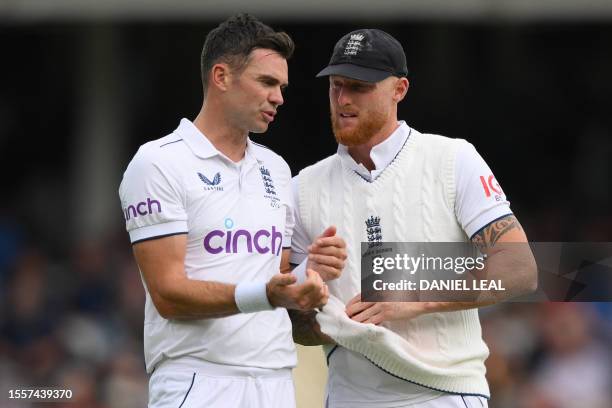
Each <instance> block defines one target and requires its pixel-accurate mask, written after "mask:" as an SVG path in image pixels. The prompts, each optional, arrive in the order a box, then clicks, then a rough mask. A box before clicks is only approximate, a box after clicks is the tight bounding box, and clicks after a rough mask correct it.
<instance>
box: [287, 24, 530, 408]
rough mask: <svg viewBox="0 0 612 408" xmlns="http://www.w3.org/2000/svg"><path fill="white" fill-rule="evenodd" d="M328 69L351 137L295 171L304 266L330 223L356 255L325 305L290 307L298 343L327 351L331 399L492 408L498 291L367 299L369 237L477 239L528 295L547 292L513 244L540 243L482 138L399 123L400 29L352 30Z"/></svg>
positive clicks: (296, 246)
mask: <svg viewBox="0 0 612 408" xmlns="http://www.w3.org/2000/svg"><path fill="white" fill-rule="evenodd" d="M317 76H318V77H323V76H327V77H329V102H330V111H331V124H332V129H333V133H334V136H335V138H336V140H337V141H338V144H339V145H338V151H337V153H336V154H334V155H332V156H330V157H328V158H326V159H324V160H322V161H320V162H318V163H316V164H314V165H312V166H309V167H307V168H305V169H303V170H302V171H301V172H300V174H299V175H298V176H296V177H294V179H293V192H294V197H295V202H296V205H295V207H294V208H295V209H296V210H295V211H296V213H295V218H296V225H295V228H294V235H293V240H292V257H291V263H294V264H298V263H300V262H301V261H302V260H303V259H304V257H306V256H307V254H308V245H309V243H310V242H312V239H313V237H315V236H316V233H317V232H318V231H320V230H321V229H322V228H323V227H324V226H325V225H329V224H334V225H337V227H338V233H339V234H340V235H342V236H343V237H344V238H345V240H346V243H347V249H348V258H347V260H346V266H345V269H344V274H343V275H342V276H341V277H340V278H339V279H337V280H335V281H333V282H330V283H329V290H330V299H329V302H328V304H327V305H326V306H325V307H324V308H323V310H322V311H321V312H319V313H318V314H317V313H316V312H307V313H302V312H290V314H291V317H292V322H293V335H294V340H295V341H297V342H298V343H301V344H304V345H316V344H324V345H325V347H326V352H327V360H328V365H329V377H328V384H327V397H326V399H327V401H326V404H327V405H326V406H327V407H330V408H331V407H335V408H336V407H352V408H359V407H382V408H391V407H407V406H410V407H420V408H429V407H436V408H441V407H486V406H487V400H488V398H489V387H488V384H487V381H486V378H485V366H484V361H485V359H486V357H487V356H488V349H487V346H486V345H485V343H484V342H483V340H482V337H481V328H480V322H479V319H478V312H477V308H478V307H481V306H484V305H488V304H492V303H494V302H495V299H494V300H490V299H489V300H486V301H480V300H479V301H473V302H462V303H459V302H412V303H410V302H403V303H402V302H378V303H377V302H365V301H361V293H360V292H361V285H360V283H361V282H360V279H361V275H360V250H359V248H360V242H382V241H387V242H470V240H471V242H473V243H474V244H476V245H477V246H478V247H479V249H480V250H481V251H482V252H483V253H484V254H486V255H487V261H486V267H487V268H489V270H495V271H497V273H500V274H507V275H513V276H516V277H518V278H519V279H517V280H516V282H519V283H516V287H514V288H513V289H514V290H515V291H514V292H513V293H520V292H527V291H530V290H533V289H534V287H535V284H536V268H535V262H534V260H533V256H532V254H531V253H530V252H529V251H527V252H528V253H525V252H524V251H521V248H520V247H511V248H505V250H500V244H501V243H504V242H523V243H526V242H527V238H526V236H525V233H524V231H523V229H522V228H521V225H520V224H519V222H518V220H517V219H516V218H515V216H514V214H513V213H512V211H511V210H510V206H509V202H508V201H507V199H506V196H505V194H504V192H503V190H502V189H501V187H500V185H499V183H497V181H496V179H495V177H494V176H493V173H492V172H491V170H490V169H489V167H488V166H487V164H486V163H485V161H484V160H483V159H482V157H481V156H480V155H479V154H478V153H477V152H476V150H475V148H474V146H472V145H471V144H470V143H468V142H467V141H465V140H460V139H450V138H447V137H443V136H438V135H432V134H424V133H420V132H418V131H417V130H415V129H413V128H411V127H410V126H408V125H407V124H406V122H404V121H398V118H397V105H398V103H400V102H401V101H402V100H403V99H404V97H405V96H406V93H407V91H408V88H409V81H408V79H407V76H408V69H407V66H406V56H405V54H404V50H403V49H402V46H401V44H400V43H399V42H398V41H397V40H396V39H395V38H393V37H392V36H391V35H389V34H387V33H385V32H383V31H381V30H377V29H360V30H356V31H353V32H351V33H348V34H346V35H345V36H343V37H342V38H341V39H340V40H339V41H338V42H337V43H336V45H335V47H334V51H333V54H332V57H331V60H330V62H329V65H328V66H327V67H326V68H324V69H323V70H322V71H321V72H320V73H319V74H318V75H317ZM512 248H516V249H512ZM509 261H512V262H509ZM508 265H511V267H510V266H508ZM507 275H504V276H507ZM479 299H480V298H479ZM497 300H499V299H497ZM370 323H372V324H370Z"/></svg>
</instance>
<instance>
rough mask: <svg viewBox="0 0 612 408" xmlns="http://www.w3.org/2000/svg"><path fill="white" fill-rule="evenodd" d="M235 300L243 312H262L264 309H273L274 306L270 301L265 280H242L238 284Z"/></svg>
mask: <svg viewBox="0 0 612 408" xmlns="http://www.w3.org/2000/svg"><path fill="white" fill-rule="evenodd" d="M234 300H235V301H236V306H238V310H240V311H241V312H242V313H254V312H261V311H262V310H273V309H274V307H273V306H272V305H271V304H270V302H269V301H268V295H267V294H266V283H265V282H242V283H239V284H238V285H236V290H235V291H234Z"/></svg>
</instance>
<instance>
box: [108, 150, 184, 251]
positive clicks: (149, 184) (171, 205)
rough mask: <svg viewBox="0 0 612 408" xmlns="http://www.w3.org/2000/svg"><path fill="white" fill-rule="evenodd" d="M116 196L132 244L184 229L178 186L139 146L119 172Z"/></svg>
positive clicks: (182, 201) (180, 232) (181, 231)
mask: <svg viewBox="0 0 612 408" xmlns="http://www.w3.org/2000/svg"><path fill="white" fill-rule="evenodd" d="M119 197H120V199H121V207H122V210H123V218H124V219H125V227H126V230H127V231H128V233H129V234H130V241H131V242H132V244H134V243H137V242H140V241H145V240H149V239H155V238H161V237H164V236H169V235H176V234H186V233H187V231H188V228H187V213H186V210H185V205H184V200H183V197H184V195H183V194H182V189H181V186H180V185H179V183H178V182H177V181H176V180H173V178H172V177H171V175H170V172H169V171H168V169H164V167H163V166H162V165H160V164H159V163H156V162H155V161H154V160H152V159H151V158H149V157H147V155H146V154H145V153H143V152H142V149H141V151H139V152H138V153H136V156H134V159H133V160H132V161H131V162H130V164H129V165H128V168H127V170H126V171H125V173H124V175H123V180H122V181H121V185H120V186H119Z"/></svg>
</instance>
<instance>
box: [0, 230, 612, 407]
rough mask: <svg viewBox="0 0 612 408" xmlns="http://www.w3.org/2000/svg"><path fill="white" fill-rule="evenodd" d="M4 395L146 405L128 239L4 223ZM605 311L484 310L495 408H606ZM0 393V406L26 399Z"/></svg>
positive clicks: (609, 377)
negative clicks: (26, 234) (33, 235)
mask: <svg viewBox="0 0 612 408" xmlns="http://www.w3.org/2000/svg"><path fill="white" fill-rule="evenodd" d="M0 242H2V248H3V250H2V251H1V252H0V299H1V307H0V390H3V391H2V392H6V390H8V389H18V388H29V387H54V388H66V389H71V390H72V391H73V399H72V400H71V402H69V403H66V404H63V405H62V404H61V403H58V404H48V405H45V406H49V407H51V406H57V407H62V406H67V407H91V408H107V407H108V408H132V407H134V408H135V407H144V406H146V401H147V376H146V373H145V369H144V361H143V352H142V326H143V309H144V291H143V288H142V281H141V277H140V274H139V271H138V268H137V267H136V264H135V262H134V260H133V258H132V255H131V252H130V246H129V243H128V240H127V235H126V234H117V235H116V236H114V237H112V238H109V239H107V240H105V241H98V242H81V243H80V244H78V245H77V246H75V248H74V251H73V252H72V253H71V254H69V256H68V257H66V258H65V259H66V260H63V261H58V260H57V259H52V258H51V257H50V256H49V255H47V254H45V252H44V251H42V250H40V249H39V248H33V247H29V246H27V245H25V244H23V243H20V238H19V234H17V233H15V231H14V230H10V229H8V228H7V227H6V226H4V227H3V228H0ZM611 309H612V304H608V303H600V304H593V303H544V304H532V303H530V304H526V303H514V304H504V305H499V306H493V307H489V308H485V309H482V310H481V317H482V323H483V334H484V338H485V340H486V342H487V344H488V345H489V348H490V350H491V355H490V357H489V359H488V360H487V371H488V379H489V383H490V385H491V391H492V394H493V398H492V400H491V401H490V407H492V408H515V407H516V408H606V407H611V406H612V393H611V390H612V373H611V367H612V318H611V316H612V310H611ZM5 397H6V395H3V396H2V404H0V405H1V406H2V407H7V408H10V407H27V406H30V405H28V403H24V402H20V401H18V400H12V401H11V400H8V399H7V398H5Z"/></svg>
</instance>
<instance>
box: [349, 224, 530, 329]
mask: <svg viewBox="0 0 612 408" xmlns="http://www.w3.org/2000/svg"><path fill="white" fill-rule="evenodd" d="M472 242H474V244H476V246H477V247H478V248H479V249H480V251H481V252H482V253H483V254H486V256H487V260H486V263H485V268H484V269H483V270H482V271H481V272H477V273H474V272H473V273H474V275H475V276H476V277H477V278H479V279H485V278H486V279H487V280H497V279H499V280H501V281H502V282H503V286H504V288H505V290H503V291H501V290H499V291H494V290H486V291H480V292H465V296H466V299H468V300H467V301H452V302H412V303H411V302H404V303H402V302H379V303H373V302H361V298H360V295H357V296H356V297H355V298H353V299H352V300H351V301H350V302H349V303H348V304H347V307H346V311H347V314H348V316H349V317H350V318H351V319H353V320H356V321H358V322H362V323H374V324H379V323H381V322H383V321H390V320H400V319H406V320H407V319H412V318H414V317H417V316H420V315H423V314H427V313H435V312H450V311H456V310H464V309H474V308H478V307H482V306H488V305H492V304H494V303H497V302H500V301H502V300H506V299H508V298H511V297H515V296H520V295H523V294H526V293H530V292H533V291H534V290H535V289H536V286H537V267H536V263H535V259H534V258H533V254H532V252H531V249H530V248H529V244H528V242H527V237H526V236H525V232H524V231H523V228H522V227H521V224H519V222H518V220H517V219H516V217H515V216H514V215H507V216H505V217H503V218H500V219H498V220H495V221H493V222H491V223H490V224H488V225H487V226H485V227H484V228H482V229H481V230H480V231H479V232H478V233H476V235H474V237H473V238H472ZM456 293H457V292H455V294H456ZM453 300H455V299H453Z"/></svg>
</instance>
